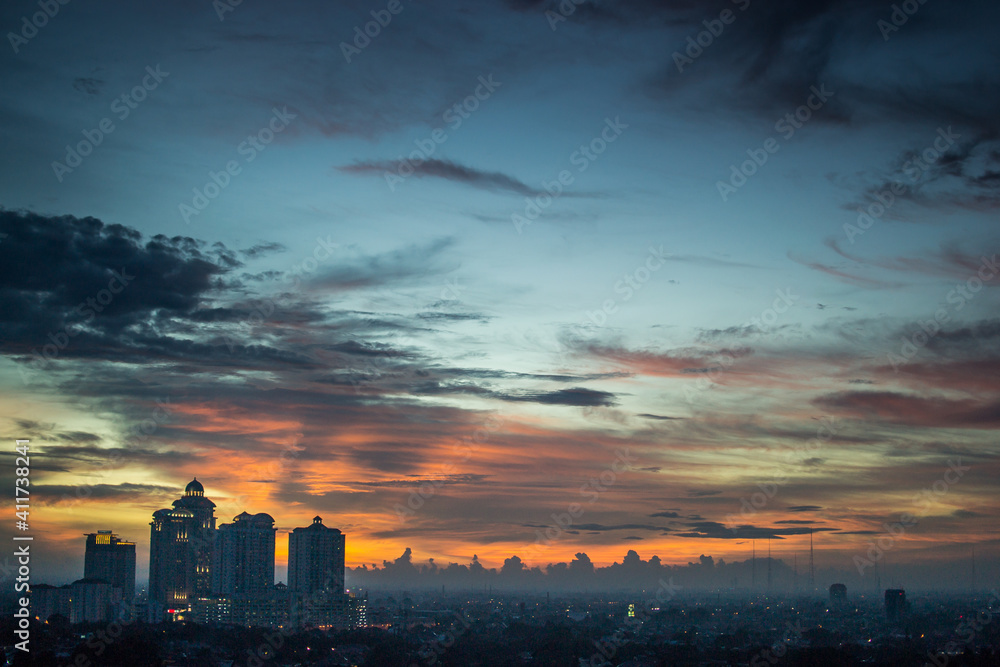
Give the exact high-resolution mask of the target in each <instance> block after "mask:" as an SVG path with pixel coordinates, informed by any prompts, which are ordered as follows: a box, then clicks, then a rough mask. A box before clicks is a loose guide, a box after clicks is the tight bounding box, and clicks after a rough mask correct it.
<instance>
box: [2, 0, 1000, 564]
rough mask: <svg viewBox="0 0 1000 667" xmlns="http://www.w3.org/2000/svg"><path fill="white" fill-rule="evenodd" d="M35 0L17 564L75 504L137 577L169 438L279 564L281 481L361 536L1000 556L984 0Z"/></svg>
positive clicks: (7, 252)
mask: <svg viewBox="0 0 1000 667" xmlns="http://www.w3.org/2000/svg"><path fill="white" fill-rule="evenodd" d="M47 6H48V5H46V4H45V2H24V1H20V0H18V1H16V2H8V3H5V4H4V5H3V7H2V8H0V26H2V28H3V32H4V33H5V35H6V38H5V41H6V42H7V43H6V44H5V45H4V46H3V47H0V50H2V51H3V53H2V54H0V76H2V77H3V81H4V85H3V86H2V87H0V121H2V122H0V138H2V139H0V140H2V144H3V153H2V159H0V207H2V208H0V406H2V409H0V431H2V433H3V435H4V436H5V439H6V441H7V443H8V447H6V448H5V451H4V454H3V456H4V464H3V470H2V475H3V478H4V479H13V477H14V470H15V467H16V464H15V461H14V451H13V449H14V440H15V438H28V439H30V441H31V443H30V448H31V460H30V481H31V487H30V489H31V501H32V504H31V510H30V511H31V514H30V530H31V534H32V535H34V536H35V542H34V549H35V555H34V561H33V567H34V568H35V569H34V570H33V572H34V574H33V576H35V577H37V578H38V580H41V581H46V582H49V583H65V582H67V581H72V580H74V579H76V578H79V577H80V576H82V569H83V567H82V566H83V550H84V538H83V534H84V533H88V532H93V531H96V530H107V529H110V530H114V531H115V532H117V533H119V534H121V535H122V536H124V537H127V538H130V539H132V540H134V541H136V543H137V553H138V558H137V560H138V578H139V579H140V581H142V580H144V579H145V577H146V572H147V567H148V547H149V525H148V524H149V522H150V519H151V514H152V512H153V511H155V510H157V509H160V508H162V507H169V506H170V503H171V502H172V501H173V500H174V499H176V498H177V497H179V496H180V495H181V494H182V492H183V488H184V486H185V485H186V484H187V483H188V482H189V481H190V480H191V479H192V478H194V477H197V478H198V480H199V481H201V482H202V483H203V484H204V486H205V489H206V495H207V496H208V497H209V498H211V499H212V500H213V501H214V502H216V503H217V505H218V509H217V512H216V515H217V516H218V517H219V522H220V523H223V522H229V521H231V520H232V517H234V516H235V515H237V514H239V513H241V512H242V511H249V512H250V513H257V512H267V513H269V514H271V515H272V516H274V517H275V519H276V526H277V528H278V533H277V545H278V549H277V570H278V572H277V577H278V579H281V580H284V568H285V560H286V557H287V537H286V535H285V533H286V532H287V531H288V530H291V529H293V528H295V527H297V526H305V525H309V523H310V522H311V519H312V517H313V516H315V515H320V516H322V517H323V519H324V522H325V523H326V525H329V526H335V527H338V528H340V529H341V530H343V531H344V532H345V533H346V534H347V549H348V552H347V561H348V565H349V566H351V567H359V566H362V565H365V566H366V567H369V568H370V567H372V566H373V565H378V564H380V563H382V562H383V561H390V562H392V561H395V560H396V559H398V558H400V554H404V552H405V550H406V549H410V550H411V552H410V553H412V559H413V562H415V563H417V562H420V563H427V562H429V561H428V559H431V558H433V559H434V560H435V562H436V563H439V564H445V563H452V562H458V563H469V562H470V561H472V558H473V556H476V557H477V559H478V561H480V562H482V563H485V564H486V565H487V566H492V567H499V566H501V565H502V564H503V562H504V561H505V559H506V558H508V557H510V556H513V555H517V556H518V557H519V558H521V559H522V561H523V562H524V563H525V564H527V565H529V566H540V567H544V566H545V565H546V564H548V563H557V562H568V561H570V560H572V559H574V558H575V557H576V554H579V553H585V554H587V555H588V557H589V559H590V560H591V561H592V562H593V563H595V564H598V565H601V566H607V565H610V564H611V563H614V562H618V561H620V560H621V559H622V557H623V556H624V555H625V553H626V552H627V551H628V550H630V549H631V550H635V551H636V552H638V554H639V555H640V556H641V558H642V559H643V560H648V559H649V558H650V557H651V556H654V555H656V556H658V557H659V559H661V560H662V562H663V563H676V564H683V563H687V562H690V561H698V559H699V556H701V555H705V554H707V555H709V556H712V557H714V558H716V559H719V558H724V559H726V560H727V561H734V560H743V559H745V558H747V557H748V556H749V553H750V550H751V548H753V542H754V541H756V546H757V547H758V549H759V548H760V547H761V544H762V540H767V539H768V538H770V539H771V542H772V548H773V549H774V552H775V555H776V557H782V558H784V559H786V560H787V559H790V558H791V557H792V556H793V555H795V556H798V557H799V559H800V562H801V559H802V558H804V557H806V556H805V554H807V553H808V549H809V539H810V535H812V538H813V540H814V543H815V545H816V550H817V552H816V554H817V555H816V561H817V564H818V566H821V567H823V568H826V569H830V570H843V571H845V572H852V571H853V572H857V573H858V574H859V575H864V576H869V577H870V576H873V575H872V574H871V572H873V570H872V569H871V568H870V567H869V566H864V565H859V560H858V559H859V558H860V559H862V561H864V560H865V559H868V560H870V561H871V562H872V563H874V562H875V561H879V562H882V563H884V562H892V563H896V564H902V563H913V564H915V565H920V567H922V568H923V569H920V570H919V571H920V572H923V573H924V574H923V575H921V576H923V577H924V580H923V581H921V582H919V583H922V584H932V583H933V578H934V576H937V575H940V574H941V573H948V575H949V576H952V577H953V578H955V579H956V580H959V579H961V578H962V577H963V576H964V575H963V572H965V571H966V570H967V569H968V568H969V563H970V558H971V554H972V552H973V550H975V553H976V558H977V562H978V567H979V568H980V572H981V573H983V576H984V577H988V576H993V577H994V578H995V577H996V576H997V575H998V574H1000V565H998V557H1000V547H998V536H997V533H996V525H997V513H998V509H1000V503H998V500H997V497H998V494H997V490H998V485H1000V459H998V454H1000V452H998V446H997V442H998V441H997V429H998V428H1000V379H998V377H1000V375H998V372H1000V318H998V317H997V312H998V310H997V306H998V295H1000V290H997V289H995V288H996V287H997V286H998V285H1000V268H998V266H997V264H996V254H995V253H996V251H997V250H998V245H1000V244H998V238H1000V235H998V233H997V231H996V215H997V211H998V207H1000V139H998V135H997V130H998V118H1000V114H998V111H1000V86H998V85H997V84H998V83H1000V82H998V76H1000V74H998V70H997V67H996V63H997V57H998V55H1000V44H998V43H997V41H996V39H995V29H994V28H993V26H994V25H995V23H996V21H997V19H998V18H1000V16H998V14H1000V7H998V6H997V5H996V4H995V3H991V2H987V1H972V2H968V3H963V4H962V6H961V8H960V9H959V8H956V7H954V6H953V5H950V4H948V3H943V2H934V1H933V0H932V1H931V2H926V3H922V4H921V3H916V2H904V3H900V4H896V5H893V4H892V3H887V2H863V1H861V0H824V1H819V2H809V3H796V2H792V1H791V0H783V1H777V0H775V1H771V2H765V1H764V0H735V1H730V0H725V1H721V0H720V1H715V0H713V1H710V2H698V3H696V2H691V1H682V0H660V1H654V0H640V1H636V2H627V3H626V2H607V1H597V0H582V1H580V2H577V0H573V1H572V2H570V1H569V0H563V2H561V3H559V2H550V1H547V0H541V1H537V0H487V1H485V2H482V3H476V4H475V5H474V6H473V5H469V4H468V3H457V2H444V1H435V0H428V2H425V3H416V2H412V1H411V0H391V1H389V2H382V1H381V0H375V1H374V2H357V1H354V0H345V1H342V2H337V3H329V2H316V1H307V2H300V3H296V4H295V6H294V7H293V8H290V7H276V6H273V5H271V4H269V3H262V2H254V1H251V0H245V1H244V2H241V3H234V2H232V1H231V0H217V1H216V2H214V3H213V2H191V1H179V2H172V3H160V4H157V5H147V4H135V3H125V2H109V3H101V4H100V5H99V6H92V5H89V4H87V3H76V2H68V3H66V4H58V5H56V3H53V5H52V6H51V7H49V8H48V12H49V14H45V7H47ZM39 12H41V14H39ZM0 532H3V534H4V535H10V534H11V533H13V532H17V530H16V529H15V527H14V518H13V517H11V518H10V519H9V520H7V521H5V522H3V525H2V526H0ZM406 558H407V559H408V558H410V556H408V555H407V556H406ZM914 571H916V570H914ZM928 573H930V574H928ZM914 583H917V582H914Z"/></svg>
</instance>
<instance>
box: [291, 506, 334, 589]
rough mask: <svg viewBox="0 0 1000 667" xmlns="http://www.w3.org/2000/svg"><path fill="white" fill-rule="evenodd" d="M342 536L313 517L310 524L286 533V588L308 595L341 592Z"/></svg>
mask: <svg viewBox="0 0 1000 667" xmlns="http://www.w3.org/2000/svg"><path fill="white" fill-rule="evenodd" d="M344 550H345V537H344V534H343V533H342V532H340V531H339V530H337V529H336V528H328V527H327V526H324V525H323V519H322V518H320V517H318V516H317V517H313V521H312V525H310V526H306V527H304V528H296V529H295V530H293V531H292V532H290V533H288V589H289V590H290V591H292V592H293V593H302V594H305V595H310V594H313V593H316V592H319V591H328V592H334V593H343V592H344Z"/></svg>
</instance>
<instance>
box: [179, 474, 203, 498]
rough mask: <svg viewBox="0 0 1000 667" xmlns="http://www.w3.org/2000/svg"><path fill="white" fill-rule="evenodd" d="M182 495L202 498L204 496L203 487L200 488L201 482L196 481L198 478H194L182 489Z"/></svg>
mask: <svg viewBox="0 0 1000 667" xmlns="http://www.w3.org/2000/svg"><path fill="white" fill-rule="evenodd" d="M184 495H185V496H204V495H205V487H204V486H202V485H201V482H199V481H198V478H197V477H195V478H194V479H192V480H191V481H190V482H188V485H187V486H186V487H184Z"/></svg>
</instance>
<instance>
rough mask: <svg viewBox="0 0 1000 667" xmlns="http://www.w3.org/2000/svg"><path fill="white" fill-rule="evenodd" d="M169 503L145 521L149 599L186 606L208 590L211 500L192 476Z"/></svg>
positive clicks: (212, 537)
mask: <svg viewBox="0 0 1000 667" xmlns="http://www.w3.org/2000/svg"><path fill="white" fill-rule="evenodd" d="M172 504H173V509H162V510H157V511H155V512H153V521H152V522H151V523H150V524H149V525H150V535H149V599H150V602H153V603H161V604H163V605H166V606H168V607H187V605H188V604H189V603H190V601H191V600H193V599H195V598H198V597H203V596H207V595H209V593H210V592H211V585H212V552H213V546H214V542H215V503H213V502H212V501H211V500H209V499H208V498H206V497H205V487H204V486H202V484H201V482H199V481H198V479H197V478H195V479H194V480H192V481H191V482H190V483H189V484H188V485H187V487H186V488H185V489H184V496H183V497H181V498H178V499H177V500H175V501H174V502H173V503H172ZM271 559H272V562H273V559H274V554H273V553H272V554H271Z"/></svg>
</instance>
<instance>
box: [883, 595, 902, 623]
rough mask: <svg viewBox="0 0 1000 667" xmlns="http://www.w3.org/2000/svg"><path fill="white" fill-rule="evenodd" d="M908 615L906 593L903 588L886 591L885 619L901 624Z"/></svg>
mask: <svg viewBox="0 0 1000 667" xmlns="http://www.w3.org/2000/svg"><path fill="white" fill-rule="evenodd" d="M905 613H906V591H904V590H903V589H901V588H888V589H886V591H885V617H886V618H887V619H888V620H889V621H893V622H899V621H901V620H902V619H903V615H904V614H905Z"/></svg>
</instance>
